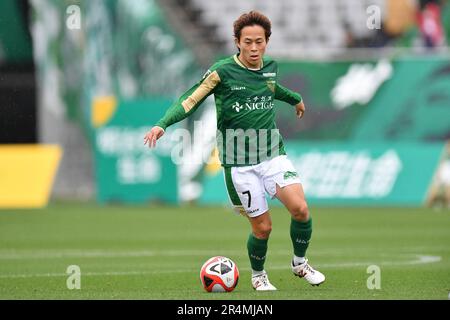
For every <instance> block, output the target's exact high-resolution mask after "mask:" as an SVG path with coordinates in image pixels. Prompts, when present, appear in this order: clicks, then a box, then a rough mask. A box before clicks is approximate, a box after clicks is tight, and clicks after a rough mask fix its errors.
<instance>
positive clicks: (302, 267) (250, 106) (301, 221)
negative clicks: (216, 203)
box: [144, 11, 325, 291]
mask: <svg viewBox="0 0 450 320" xmlns="http://www.w3.org/2000/svg"><path fill="white" fill-rule="evenodd" d="M233 26H234V37H235V44H236V46H237V48H238V53H237V54H235V55H233V56H231V57H228V58H226V59H223V60H220V61H218V62H216V63H215V64H214V65H213V66H212V67H211V68H210V69H209V70H208V71H207V72H206V73H205V75H204V76H203V79H202V80H201V81H199V82H198V83H197V84H196V85H194V86H193V87H192V88H191V89H189V90H188V91H187V92H186V93H185V94H183V95H182V96H181V98H180V99H179V100H178V101H177V102H176V103H174V104H173V105H172V106H171V107H170V108H169V109H168V111H167V112H166V114H165V116H164V117H163V118H162V119H161V120H160V121H159V122H158V123H156V125H155V126H154V127H153V128H151V130H150V131H149V132H148V133H147V134H146V135H145V137H144V144H147V143H148V145H149V147H154V146H155V144H156V140H158V139H160V138H161V137H162V136H163V134H164V132H165V130H166V128H167V127H168V126H170V125H172V124H174V123H176V122H178V121H181V120H183V119H185V118H186V117H188V116H190V115H191V114H192V113H193V112H195V110H197V108H198V107H199V106H200V105H201V103H202V102H203V101H204V100H205V99H206V98H207V97H208V96H209V95H211V94H214V97H215V103H216V112H217V144H218V150H219V156H220V159H221V162H222V166H223V167H224V176H225V184H226V187H227V190H228V195H229V198H230V200H231V202H232V204H233V206H234V208H235V209H236V211H237V212H239V213H241V214H243V215H244V216H246V217H247V218H248V220H249V221H250V225H251V228H252V232H251V233H250V235H249V237H248V241H247V249H248V256H249V259H250V264H251V268H252V286H253V288H254V289H256V290H258V291H268V290H276V288H275V286H273V285H272V284H271V283H270V281H269V278H268V275H267V272H266V271H265V270H264V262H265V260H266V252H267V243H268V239H269V235H270V232H271V230H272V222H271V217H270V213H269V208H268V204H267V201H266V198H265V193H266V192H267V193H268V194H269V195H270V196H271V197H272V198H273V197H276V198H278V199H279V200H280V201H281V202H282V203H283V205H284V206H285V207H286V208H287V210H288V211H289V213H290V214H291V226H290V236H291V239H292V244H293V249H294V254H293V259H292V261H291V269H292V272H293V273H294V275H296V276H299V277H301V278H304V279H306V281H308V283H310V284H311V285H319V284H321V283H323V282H324V281H325V276H324V275H323V274H322V273H320V272H319V271H317V270H315V269H313V268H312V267H311V266H310V265H309V264H308V260H307V259H306V250H307V248H308V245H309V242H310V239H311V233H312V220H311V215H310V212H309V210H308V206H307V203H306V200H305V196H304V193H303V188H302V185H301V183H300V179H299V177H298V174H297V172H296V171H295V169H294V166H293V165H292V163H291V162H290V160H289V159H288V158H287V156H286V152H285V150H284V146H283V141H282V139H281V136H280V134H279V131H278V129H277V127H276V124H275V110H274V105H275V100H281V101H285V102H287V103H288V104H290V105H292V106H294V108H293V109H294V110H295V112H296V114H297V116H298V117H299V118H302V117H303V114H304V112H305V105H304V103H303V101H302V97H301V96H300V94H298V93H295V92H292V91H290V90H289V89H287V88H285V87H283V86H281V85H280V84H279V83H278V82H277V75H278V67H277V63H276V62H275V61H274V60H272V59H270V58H268V57H265V56H264V53H265V50H266V46H267V43H268V41H269V37H270V35H271V22H270V20H269V19H268V18H267V17H266V16H264V15H263V14H261V13H259V12H257V11H250V12H249V13H245V14H243V15H241V16H240V17H239V18H238V19H237V20H236V21H235V22H234V25H233ZM294 110H293V111H294Z"/></svg>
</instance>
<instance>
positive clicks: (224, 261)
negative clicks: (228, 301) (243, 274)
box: [200, 256, 239, 292]
mask: <svg viewBox="0 0 450 320" xmlns="http://www.w3.org/2000/svg"><path fill="white" fill-rule="evenodd" d="M200 280H201V281H202V285H203V288H205V290H206V291H208V292H231V291H233V290H234V288H236V286H237V284H238V280H239V270H238V267H237V265H236V263H234V262H233V260H231V259H229V258H227V257H222V256H217V257H212V258H210V259H208V260H207V261H206V262H205V263H204V264H203V266H202V268H201V270H200Z"/></svg>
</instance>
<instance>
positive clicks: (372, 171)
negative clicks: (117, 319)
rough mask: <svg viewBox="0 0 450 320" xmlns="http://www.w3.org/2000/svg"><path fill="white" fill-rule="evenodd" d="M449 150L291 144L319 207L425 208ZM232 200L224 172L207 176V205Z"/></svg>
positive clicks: (311, 199) (397, 145)
mask: <svg viewBox="0 0 450 320" xmlns="http://www.w3.org/2000/svg"><path fill="white" fill-rule="evenodd" d="M443 148H444V144H443V143H436V144H424V143H391V144H387V143H376V144H371V145H367V144H362V143H345V142H342V143H332V142H303V143H294V142H290V143H287V144H286V150H287V153H288V157H289V159H290V160H291V161H292V163H293V164H294V166H295V168H296V170H297V172H298V174H299V176H300V179H301V181H302V184H303V187H304V190H305V194H306V197H307V200H308V203H309V204H317V205H386V206H390V205H393V206H396V205H398V206H417V205H423V204H424V203H425V201H426V197H427V193H428V190H429V188H430V186H431V183H432V179H433V175H434V173H435V170H436V168H437V166H438V163H439V159H440V157H441V155H442V152H443ZM227 201H228V199H227V194H226V191H225V187H224V182H223V173H222V171H221V170H219V171H216V172H215V173H214V174H211V175H209V176H206V177H205V184H204V193H203V195H202V197H201V203H204V204H213V203H227ZM276 203H278V202H276Z"/></svg>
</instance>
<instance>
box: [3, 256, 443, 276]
mask: <svg viewBox="0 0 450 320" xmlns="http://www.w3.org/2000/svg"><path fill="white" fill-rule="evenodd" d="M414 257H415V259H413V260H407V261H382V262H346V263H328V264H327V263H322V264H317V265H316V266H317V268H353V267H366V266H369V265H378V266H400V265H416V264H427V263H435V262H439V261H441V260H442V257H440V256H426V255H414ZM270 269H271V270H283V269H286V270H289V264H287V265H275V266H270ZM239 270H241V271H250V268H249V267H245V268H239ZM188 272H198V270H193V269H176V270H167V269H164V270H149V271H107V272H85V273H81V275H82V276H129V275H149V274H162V273H188ZM67 276H68V274H66V273H36V274H0V279H14V278H41V277H67Z"/></svg>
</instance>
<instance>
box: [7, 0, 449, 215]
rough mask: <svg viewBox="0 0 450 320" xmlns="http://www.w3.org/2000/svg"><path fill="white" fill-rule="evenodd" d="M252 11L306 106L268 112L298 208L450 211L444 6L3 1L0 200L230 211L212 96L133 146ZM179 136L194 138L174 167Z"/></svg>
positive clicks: (289, 0) (440, 2) (412, 1)
mask: <svg viewBox="0 0 450 320" xmlns="http://www.w3.org/2000/svg"><path fill="white" fill-rule="evenodd" d="M252 9H256V10H260V11H261V12H262V13H264V14H266V15H267V16H268V17H269V18H270V19H271V21H272V28H273V29H272V32H273V33H272V37H271V39H270V42H269V46H268V51H267V54H268V55H270V56H272V57H273V58H275V59H276V60H277V61H278V62H279V68H280V70H279V81H280V82H281V83H282V84H283V85H285V86H287V87H289V88H291V89H293V90H295V91H298V92H300V93H301V94H302V96H303V98H304V100H305V103H306V106H307V113H306V115H305V117H304V118H303V119H302V120H301V121H297V120H296V119H295V117H293V110H292V108H291V107H289V106H288V105H284V104H282V103H279V105H278V106H277V117H278V118H277V123H278V126H279V128H280V131H281V133H282V134H283V136H284V138H285V141H286V144H287V152H288V154H289V156H290V158H291V160H292V161H293V162H294V164H295V166H296V167H297V170H298V172H299V174H300V177H301V179H302V181H303V182H304V187H305V192H306V196H307V198H308V200H309V202H310V203H312V204H314V205H331V206H339V205H344V206H352V205H357V206H374V205H377V206H378V205H380V206H419V207H420V206H435V207H440V208H449V206H450V144H449V142H448V141H449V139H450V51H449V43H450V1H445V0H435V1H431V0H428V1H426V0H421V1H419V0H370V1H365V0H316V1H307V0H277V1H275V0H245V1H241V0H228V1H220V0H209V1H200V0H133V1H125V0H90V1H87V0H70V1H69V0H30V1H26V0H2V1H1V2H0V207H3V208H11V207H13V208H22V207H43V206H46V205H47V204H48V202H49V201H51V200H70V201H72V200H75V201H83V202H84V201H88V202H92V201H95V202H98V203H129V204H146V203H150V202H157V203H169V204H182V203H195V204H198V205H227V203H228V197H227V194H226V192H225V187H224V183H223V174H222V170H221V168H220V165H219V164H218V163H217V159H216V158H215V152H214V148H215V146H214V135H215V129H216V127H215V106H214V102H213V99H212V98H209V99H208V100H207V101H206V102H205V103H204V104H203V106H201V107H200V108H199V109H198V111H197V112H196V113H195V114H194V115H193V116H192V117H191V118H189V119H187V120H185V121H183V122H181V123H179V124H177V125H176V126H173V127H171V128H170V129H169V130H168V132H167V134H166V135H165V136H164V138H163V139H162V140H161V141H160V143H159V146H158V148H156V150H149V149H148V148H146V147H144V145H143V137H144V134H145V133H146V131H148V130H149V129H150V128H151V126H152V125H153V124H154V123H156V121H157V120H158V119H159V118H160V117H161V116H162V115H163V114H164V113H165V111H166V110H167V108H168V107H169V106H170V105H171V103H172V102H173V101H174V100H176V99H177V98H178V97H179V95H181V94H182V93H183V92H184V91H185V90H187V89H188V88H189V87H191V86H192V85H193V84H194V83H195V82H197V81H198V80H199V79H201V77H202V75H203V74H204V73H205V71H206V70H207V69H208V67H209V66H210V65H211V64H212V63H213V62H214V61H215V60H217V59H219V58H222V57H225V56H227V55H231V54H234V53H235V52H236V48H235V46H234V41H233V28H232V24H233V21H234V20H235V19H236V18H237V17H238V16H239V15H240V14H242V13H244V12H248V11H249V10H252ZM177 128H185V129H187V130H189V131H190V132H191V133H192V135H191V137H192V139H189V141H187V140H186V141H184V142H183V143H187V144H188V145H189V146H190V147H188V148H186V151H185V154H183V159H184V161H182V163H174V162H173V161H172V153H173V152H174V150H175V149H176V147H177V146H179V141H178V140H177V139H179V136H177V130H176V129H177ZM204 154H206V155H207V157H206V158H207V159H208V161H207V162H205V161H201V159H200V160H199V157H200V156H201V155H204Z"/></svg>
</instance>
